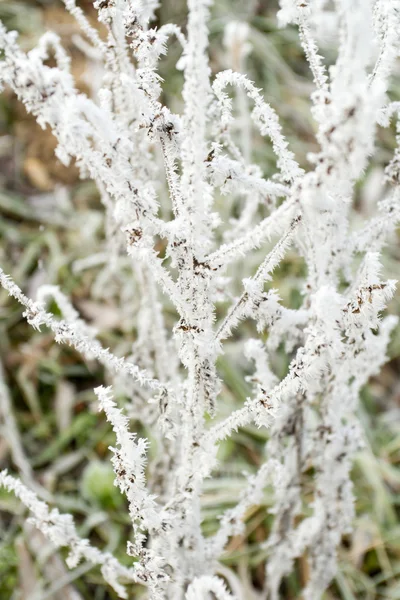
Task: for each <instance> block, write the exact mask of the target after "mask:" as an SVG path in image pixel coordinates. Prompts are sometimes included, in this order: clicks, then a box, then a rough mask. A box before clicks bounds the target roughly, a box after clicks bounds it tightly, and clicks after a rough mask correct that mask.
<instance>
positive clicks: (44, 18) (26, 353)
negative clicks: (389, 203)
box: [0, 0, 400, 600]
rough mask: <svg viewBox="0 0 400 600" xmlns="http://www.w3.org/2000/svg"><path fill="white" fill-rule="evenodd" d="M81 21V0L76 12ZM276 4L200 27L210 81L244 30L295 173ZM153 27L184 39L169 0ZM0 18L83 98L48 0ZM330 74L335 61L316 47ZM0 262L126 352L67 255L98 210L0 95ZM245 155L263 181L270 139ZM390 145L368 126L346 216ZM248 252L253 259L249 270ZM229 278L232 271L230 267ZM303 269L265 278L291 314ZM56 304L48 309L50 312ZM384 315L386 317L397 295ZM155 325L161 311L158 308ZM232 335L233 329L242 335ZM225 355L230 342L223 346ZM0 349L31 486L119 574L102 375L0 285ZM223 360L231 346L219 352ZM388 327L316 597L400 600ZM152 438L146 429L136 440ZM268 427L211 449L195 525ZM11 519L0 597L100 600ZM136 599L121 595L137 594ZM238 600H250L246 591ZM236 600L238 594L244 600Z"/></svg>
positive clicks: (256, 582)
mask: <svg viewBox="0 0 400 600" xmlns="http://www.w3.org/2000/svg"><path fill="white" fill-rule="evenodd" d="M80 5H81V6H82V7H83V8H84V9H85V10H86V12H87V14H88V15H89V16H90V17H91V18H92V19H93V21H95V11H94V9H93V5H92V3H91V2H90V1H89V0H85V1H82V2H80ZM276 11H277V3H276V2H275V1H273V0H258V1H257V0H248V1H247V2H243V0H216V1H215V3H214V7H213V11H212V20H211V26H210V40H211V47H210V58H211V66H212V69H213V71H214V72H216V71H218V70H220V69H223V68H226V67H232V66H233V67H234V66H235V65H232V64H228V62H227V56H226V51H225V49H224V46H223V34H224V29H225V27H226V25H227V24H228V23H229V22H230V21H232V20H236V21H244V22H247V23H248V24H249V26H250V34H249V42H250V43H251V46H252V49H251V53H250V54H249V56H248V58H247V64H246V71H247V73H248V74H249V77H250V78H251V79H253V80H254V81H255V82H256V85H257V86H258V87H260V88H262V89H263V91H264V94H265V97H266V99H267V100H268V101H269V102H270V103H271V104H272V106H273V107H274V108H276V109H277V111H278V114H279V115H280V118H281V122H282V124H283V129H284V132H285V134H286V135H287V137H288V139H289V141H290V143H291V147H292V149H293V151H294V152H295V154H296V157H297V158H298V160H299V161H300V163H301V164H302V166H304V167H305V168H307V165H308V163H307V153H308V152H313V151H315V150H316V148H317V146H316V142H315V137H314V132H315V124H314V123H313V120H312V117H311V114H310V104H309V94H310V92H311V91H312V89H313V88H312V80H311V76H310V73H309V70H308V67H307V64H306V62H305V60H304V57H303V54H302V51H301V48H300V46H299V42H298V35H297V32H296V30H295V29H294V28H287V29H285V30H279V29H278V28H277V24H276ZM157 18H158V23H159V24H160V23H166V22H176V23H177V24H178V25H180V26H181V27H182V28H183V29H185V22H186V6H185V3H184V2H183V0H162V2H161V7H160V9H159V10H158V12H157ZM0 19H1V20H2V21H3V22H4V23H5V25H6V26H7V27H8V28H9V29H16V30H18V31H19V32H20V34H21V36H20V42H21V45H22V46H23V47H24V48H25V49H27V50H28V49H30V48H31V47H32V46H33V45H34V44H35V42H36V41H37V39H38V37H39V36H40V35H41V34H42V33H43V32H44V31H46V30H49V29H51V30H54V31H56V32H57V33H58V34H59V35H60V36H61V38H62V40H63V43H64V45H65V47H66V48H67V49H68V50H69V52H70V54H71V56H72V65H73V73H74V75H75V77H76V80H77V85H78V87H79V88H80V89H81V90H82V91H84V92H90V89H91V87H92V85H93V82H94V78H96V77H100V75H99V73H97V72H96V69H95V68H94V67H93V65H91V66H90V68H89V66H88V64H87V60H86V58H85V55H84V54H83V53H82V52H81V50H80V49H79V44H77V43H76V42H75V41H74V40H76V36H77V35H78V34H79V31H78V28H77V25H76V24H75V22H74V20H73V19H72V18H71V17H70V15H69V14H68V13H67V12H66V11H65V9H64V8H63V5H62V3H61V2H59V1H57V0H54V1H53V0H41V1H40V0H26V1H22V0H2V1H1V0H0ZM324 52H325V55H326V57H327V63H328V64H329V63H330V62H331V61H332V60H333V59H334V56H333V55H332V51H331V50H330V49H329V47H327V48H324ZM179 53H180V49H179V46H178V44H177V43H175V42H171V43H170V45H169V51H168V55H167V56H166V57H164V58H163V59H162V62H161V75H162V77H163V79H164V86H163V89H164V91H163V94H164V98H163V100H164V101H165V102H166V103H168V105H169V106H170V107H171V108H172V109H173V110H180V103H181V96H180V90H181V86H182V74H181V72H179V71H177V70H176V69H175V64H176V61H177V59H178V58H179ZM390 96H391V98H392V99H393V100H395V99H397V100H399V99H400V77H396V78H395V79H394V81H393V83H392V87H391V90H390ZM0 129H1V131H0V216H1V219H0V238H1V245H0V264H1V266H2V268H3V269H4V270H5V271H6V272H9V273H11V274H12V275H13V277H14V278H15V279H16V281H17V283H19V284H20V285H23V287H24V289H25V290H26V291H27V293H28V295H34V294H35V290H36V288H37V286H38V285H40V284H42V283H45V282H46V283H53V284H58V285H60V287H61V289H62V290H63V291H64V292H65V293H66V294H67V295H70V297H71V298H72V300H73V303H74V305H75V306H76V307H77V308H78V310H79V311H80V312H81V314H82V315H83V316H84V317H85V318H86V319H87V320H88V321H89V322H91V323H92V324H94V325H95V326H96V327H98V328H99V329H100V330H101V332H102V333H101V340H102V342H103V343H104V344H105V345H106V346H110V347H112V348H114V349H116V350H117V351H119V352H125V353H126V352H129V348H130V345H131V344H132V342H133V341H134V339H135V330H134V328H133V327H132V326H131V323H130V321H129V319H126V318H125V316H124V315H122V314H121V311H120V310H119V307H118V304H117V302H113V301H112V300H109V301H107V302H104V301H102V300H101V299H98V300H96V297H93V294H89V292H90V290H92V288H93V285H94V284H95V278H96V276H97V275H98V272H96V269H90V270H79V269H77V268H76V265H77V264H78V263H77V261H79V259H81V258H84V257H85V256H88V255H90V254H91V253H92V252H93V248H94V247H97V246H99V247H101V241H102V235H103V234H102V206H101V203H100V200H99V196H98V193H97V191H96V188H95V186H94V184H93V183H92V182H90V181H82V180H80V179H79V176H78V172H77V170H76V168H74V166H73V165H72V166H71V167H69V168H66V167H64V166H62V165H61V164H60V163H59V162H58V160H57V159H56V158H55V157H54V154H53V153H54V148H55V140H54V138H53V136H52V135H51V133H50V132H49V131H48V130H45V131H43V130H41V129H40V128H39V127H38V125H37V124H36V123H35V121H34V119H33V118H32V117H30V116H28V115H27V114H26V112H25V110H24V108H23V106H22V105H21V104H20V103H19V102H18V101H17V100H16V98H15V97H14V96H13V94H12V93H11V92H10V91H9V90H6V91H5V93H3V94H1V95H0ZM254 143H255V145H254V154H253V160H254V162H257V163H258V164H259V165H260V166H261V168H262V170H263V172H264V173H265V174H266V175H267V176H269V175H271V174H273V172H274V164H275V161H274V157H273V155H272V152H271V149H270V148H269V146H268V144H266V143H265V142H264V141H263V140H262V139H261V138H260V139H259V138H255V142H254ZM394 146H395V135H394V129H393V128H392V129H390V130H380V131H379V133H378V141H377V152H376V155H375V156H374V160H373V162H372V163H371V165H370V167H369V168H368V170H367V172H366V173H365V177H364V180H363V181H362V182H360V183H359V184H358V185H357V190H356V196H355V212H354V218H355V220H357V219H359V220H362V219H363V218H365V216H368V215H370V214H371V212H372V211H373V210H374V206H375V204H376V201H377V200H378V199H379V198H380V197H381V194H382V190H381V188H380V185H379V181H380V175H381V174H382V170H383V168H384V166H385V164H387V162H388V161H389V160H390V157H391V153H392V152H393V149H394ZM399 257H400V245H399V240H398V239H397V240H396V239H394V240H392V242H391V244H390V245H389V246H388V248H387V249H386V251H385V256H384V267H385V272H386V275H387V276H388V277H394V278H396V277H398V276H399V264H400V263H399ZM258 258H259V256H258V257H257V256H255V257H254V261H255V262H254V264H257V260H258ZM239 268H242V267H239ZM303 274H304V266H303V263H302V261H301V260H300V259H299V258H298V257H297V256H296V255H295V254H294V253H289V254H288V256H287V258H286V259H285V261H284V263H283V265H282V266H281V267H280V268H279V269H278V270H277V272H276V274H275V278H274V286H275V287H277V288H278V289H279V292H280V294H281V296H282V298H283V300H284V302H285V303H286V304H287V305H289V306H298V305H299V302H300V301H301V296H300V294H299V292H298V289H299V287H300V286H299V283H300V282H301V278H302V276H303ZM53 308H54V309H55V310H56V307H53ZM389 311H390V312H391V313H394V314H399V315H400V294H399V293H398V294H397V296H396V297H395V299H394V300H393V301H392V303H391V305H390V307H389ZM168 319H169V324H170V325H172V323H173V314H172V313H171V314H170V315H168V314H167V320H168ZM246 327H249V328H250V329H249V330H250V332H251V331H252V330H251V326H250V325H249V326H247V325H245V326H244V327H243V328H242V329H241V332H242V335H243V334H246ZM232 351H234V346H232ZM0 353H1V360H2V364H3V367H4V378H5V381H6V383H7V385H8V387H9V390H10V394H11V400H12V404H13V407H14V412H15V416H16V420H17V424H18V427H19V431H20V434H21V439H22V442H23V446H24V449H25V451H26V454H27V455H28V457H29V458H30V462H31V465H32V467H33V469H34V473H35V478H36V479H37V480H38V481H40V482H41V483H42V485H43V486H45V487H46V488H47V489H48V490H49V492H50V493H51V494H53V497H54V499H55V503H56V504H57V506H59V508H60V510H62V511H71V512H72V513H73V515H74V518H75V520H76V522H77V524H78V526H79V531H80V533H81V535H83V536H89V537H90V538H91V540H92V541H93V542H94V543H98V544H99V545H101V546H102V547H103V548H106V549H108V550H111V551H113V552H114V553H115V554H116V555H117V556H118V557H119V558H120V560H121V561H123V562H125V563H126V564H129V561H130V559H129V557H127V556H126V554H125V544H126V540H127V539H128V538H129V535H130V527H129V518H128V513H127V510H126V503H125V499H124V498H123V497H122V496H121V495H120V493H119V492H118V490H117V489H116V488H115V487H114V486H113V472H112V468H111V466H110V463H109V451H108V446H109V445H112V444H113V442H114V436H113V434H112V432H111V431H110V428H109V426H108V424H107V423H106V422H105V420H104V418H103V417H102V416H99V415H97V414H95V412H94V411H93V410H92V403H93V387H94V386H96V385H99V384H100V383H103V381H104V376H103V372H102V369H101V368H100V367H99V365H97V364H96V363H93V364H87V363H85V362H83V360H82V359H81V358H80V357H79V356H78V355H77V354H76V353H75V352H74V351H73V350H72V349H70V348H66V347H61V346H58V345H57V344H55V343H54V340H53V338H52V336H51V335H50V334H48V333H46V332H34V331H32V330H31V329H30V328H29V326H28V325H27V324H26V323H25V321H24V319H23V318H22V316H21V309H20V307H19V306H17V304H16V303H14V302H13V301H11V300H9V299H8V298H7V296H6V294H5V293H4V292H3V291H0ZM227 354H228V355H229V351H228V352H227ZM273 366H274V369H275V370H276V372H277V373H278V374H283V373H284V372H285V369H286V368H287V358H285V356H284V354H283V352H282V354H280V353H277V356H276V360H275V364H274V365H273ZM249 368H250V365H248V364H247V363H245V362H244V360H243V359H238V361H237V363H234V366H232V361H230V360H227V359H225V360H221V362H220V364H219V369H220V372H221V375H222V376H223V378H224V380H225V386H224V390H223V394H224V402H223V403H222V404H223V406H224V408H223V410H226V411H229V410H230V409H231V407H232V405H233V404H237V403H238V402H243V400H244V399H245V398H246V396H248V395H249V394H250V387H249V385H248V383H247V382H246V380H245V376H246V375H248V374H249ZM399 370H400V331H399V328H398V329H397V331H396V333H395V335H394V337H393V340H392V343H391V346H390V360H389V361H388V363H387V364H386V366H385V367H384V368H383V370H382V372H381V373H380V374H379V376H377V377H375V378H373V379H372V380H371V381H370V383H369V384H368V386H367V387H366V388H365V389H364V390H363V393H362V398H361V403H360V418H361V420H362V423H363V425H364V428H365V432H366V439H367V445H366V447H365V449H364V450H363V451H362V452H361V453H360V454H359V456H358V457H357V460H356V463H355V466H354V470H353V476H354V484H355V495H356V499H357V500H356V509H357V519H356V522H355V527H354V535H353V536H352V538H351V539H350V538H349V539H345V540H343V543H342V546H341V548H340V550H339V555H340V570H339V573H338V575H337V577H336V579H335V581H334V582H333V583H332V585H331V587H330V589H329V590H328V592H327V593H326V594H325V600H333V599H343V600H355V599H360V600H363V599H367V600H375V599H376V600H378V599H379V600H383V599H396V598H397V599H399V598H400V525H399V514H400V471H399V464H400V427H399V423H400V377H399ZM142 433H143V434H144V435H150V434H149V432H147V431H144V432H142ZM265 441H266V433H265V432H264V431H262V430H257V429H256V428H253V427H247V428H245V429H243V430H240V431H239V432H238V433H237V434H235V435H234V437H233V438H232V439H231V440H229V441H226V442H224V443H223V445H222V446H221V449H220V455H219V457H220V459H221V467H220V470H219V471H218V473H217V474H216V475H217V476H216V477H215V479H214V480H213V481H209V482H208V483H207V486H206V490H205V494H204V507H203V508H204V530H205V532H206V533H209V534H212V533H213V532H215V530H216V528H217V524H218V521H217V517H218V515H219V514H220V513H221V512H222V511H223V510H224V509H225V508H227V507H229V506H230V505H231V504H232V502H233V501H234V500H235V498H236V497H237V495H238V493H239V492H240V489H241V487H242V485H243V481H244V477H243V471H244V470H245V471H247V472H251V471H252V470H254V469H255V468H256V467H257V465H259V464H260V461H261V460H262V457H263V450H264V445H265ZM0 467H2V468H3V467H7V468H9V469H10V471H14V470H15V465H14V464H13V462H12V460H11V457H10V454H9V449H8V447H7V444H6V442H5V441H4V438H0ZM271 501H272V497H271V495H270V494H268V493H266V495H265V499H264V505H263V506H259V507H255V508H254V509H252V510H250V511H249V512H248V514H247V515H246V533H245V535H243V536H238V537H235V538H233V539H231V540H230V542H229V545H228V548H227V551H226V553H225V555H224V560H223V562H224V563H226V565H228V566H229V567H230V568H232V569H234V570H236V571H237V572H238V573H239V574H240V576H241V577H242V579H243V580H244V581H249V582H251V584H252V587H253V588H255V589H261V588H262V585H263V581H264V564H265V558H266V551H265V549H263V542H264V541H265V539H266V538H267V537H268V532H269V529H270V525H271V518H272V517H271V516H270V515H269V514H268V511H267V510H266V508H267V509H268V507H269V505H270V504H271ZM23 515H24V512H23V510H22V509H21V507H20V506H19V505H18V502H16V501H15V500H14V499H13V498H12V497H10V496H9V495H7V494H4V493H0V598H1V600H11V599H12V600H22V599H23V600H28V599H29V600H33V596H32V593H31V592H32V590H33V589H34V588H35V586H38V584H39V585H41V588H40V589H41V592H40V594H39V596H35V598H36V600H46V599H49V600H62V599H71V600H72V599H73V598H75V596H74V593H76V592H78V593H79V597H80V598H82V599H85V600H86V599H87V600H89V599H90V600H92V599H93V600H107V599H114V598H115V597H116V596H115V594H114V593H113V592H112V591H110V590H109V589H108V588H107V586H105V585H104V584H103V583H102V579H101V576H100V574H99V572H97V571H96V569H91V568H90V567H88V566H87V565H85V564H83V565H80V566H79V567H78V568H76V569H74V570H73V571H67V570H66V568H65V567H64V564H63V561H62V560H61V557H62V552H60V553H58V554H54V552H52V550H51V549H49V547H48V545H47V544H46V543H45V542H44V540H43V539H42V538H41V536H40V535H39V534H38V532H37V531H35V530H34V529H33V528H32V527H31V526H29V525H27V524H25V525H23V522H24V519H23V518H22V517H23ZM306 579H307V564H306V561H305V560H300V561H299V562H298V564H296V568H295V572H294V574H293V575H292V576H291V577H290V578H288V579H287V580H285V582H284V585H283V586H282V598H284V599H286V600H292V599H295V598H300V591H299V590H300V588H301V586H302V584H303V583H304V581H305V580H306ZM139 597H140V590H139V589H138V590H135V589H133V588H132V590H131V598H139ZM248 598H249V600H251V599H252V595H251V591H250V585H249V596H248ZM246 600H247V598H246Z"/></svg>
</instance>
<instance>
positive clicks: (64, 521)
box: [0, 471, 144, 598]
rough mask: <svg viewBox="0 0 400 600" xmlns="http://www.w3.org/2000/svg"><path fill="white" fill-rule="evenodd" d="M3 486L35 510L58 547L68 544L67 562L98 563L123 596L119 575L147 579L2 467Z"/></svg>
mask: <svg viewBox="0 0 400 600" xmlns="http://www.w3.org/2000/svg"><path fill="white" fill-rule="evenodd" d="M0 487H4V488H5V489H6V490H8V491H9V492H12V493H13V494H14V495H15V496H16V497H17V498H18V499H19V500H21V502H22V503H23V504H24V506H26V507H27V508H28V509H29V510H30V512H31V513H32V515H33V516H32V518H31V521H32V523H33V524H34V525H35V526H36V527H37V528H38V529H40V531H41V532H42V533H43V534H44V535H45V537H46V538H48V539H49V540H50V541H51V542H52V543H53V544H54V546H55V547H56V548H62V547H67V548H68V549H69V555H68V558H67V565H68V567H69V568H70V569H73V568H74V567H76V566H77V565H78V564H79V562H80V561H81V560H82V559H84V560H86V561H88V562H89V563H91V564H93V565H99V566H100V569H101V573H102V575H103V577H104V579H105V581H106V582H107V583H108V584H109V585H110V586H111V587H112V588H113V589H114V590H115V592H116V593H117V594H118V595H119V596H120V597H121V598H128V595H127V592H126V589H125V587H124V586H123V585H122V584H121V583H120V581H119V579H125V580H127V581H131V582H135V583H138V582H140V583H144V580H143V579H142V578H141V575H140V572H137V569H136V568H135V567H133V568H130V569H129V568H127V567H124V566H123V565H121V563H120V562H119V561H118V560H117V559H116V558H114V556H112V554H110V553H109V552H101V550H99V549H98V548H95V547H93V546H91V545H90V542H89V540H87V539H83V538H80V537H79V536H78V534H77V532H76V529H75V525H74V522H73V519H72V517H71V515H68V514H66V515H62V514H60V513H59V512H58V510H57V509H56V508H53V509H51V510H50V509H49V507H48V506H47V504H46V503H45V502H42V501H41V500H39V499H38V497H37V496H36V494H35V493H34V492H32V491H31V490H29V489H28V488H27V487H25V486H24V485H23V484H22V483H21V482H20V481H19V480H18V479H15V477H12V476H11V475H8V473H7V471H0Z"/></svg>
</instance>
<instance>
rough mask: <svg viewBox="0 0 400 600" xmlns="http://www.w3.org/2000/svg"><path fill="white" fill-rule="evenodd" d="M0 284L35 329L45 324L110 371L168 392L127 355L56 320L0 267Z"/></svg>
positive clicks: (79, 329) (63, 340)
mask: <svg viewBox="0 0 400 600" xmlns="http://www.w3.org/2000/svg"><path fill="white" fill-rule="evenodd" d="M0 285H1V286H2V287H3V288H4V289H5V290H7V292H8V293H9V295H10V296H12V297H13V298H15V299H16V300H18V302H19V303H20V304H22V306H24V307H25V312H24V316H25V318H26V320H27V321H28V323H29V324H30V325H32V327H33V328H34V329H38V330H40V327H41V326H42V325H45V326H46V327H48V328H49V329H51V330H52V331H53V333H54V334H55V338H54V339H55V341H56V342H58V343H59V344H61V343H67V344H69V345H70V346H73V347H74V348H75V349H76V350H77V351H78V352H81V353H82V354H83V355H85V356H86V355H88V356H89V357H90V358H92V357H94V358H96V359H97V360H98V361H99V362H101V363H102V364H103V365H104V366H105V367H107V368H108V369H110V370H112V371H115V372H121V371H122V372H125V373H127V374H129V375H130V376H131V377H133V378H134V379H135V380H136V381H138V382H139V383H140V384H141V385H147V386H149V387H150V388H151V389H153V390H156V391H160V392H163V393H168V388H166V386H165V384H163V383H160V381H158V379H153V378H151V377H149V376H148V374H147V372H146V371H144V370H143V369H139V367H137V366H136V365H134V364H132V363H130V362H128V361H127V360H126V359H124V358H118V357H117V356H115V354H113V353H112V352H110V350H108V349H106V348H103V347H102V346H101V344H100V343H99V342H98V341H97V340H93V339H91V338H89V337H87V335H85V334H83V333H82V332H81V328H80V327H79V326H78V327H77V326H76V325H75V323H74V322H72V323H68V322H66V321H62V320H57V319H56V318H55V317H54V316H53V315H52V314H51V313H49V312H46V311H45V310H44V309H43V307H42V305H41V304H39V303H37V302H34V301H33V300H31V299H30V298H28V297H27V296H25V295H24V294H23V293H22V290H21V289H20V288H19V287H18V286H17V284H16V283H15V282H14V281H13V280H12V279H11V277H10V276H9V275H6V274H5V273H4V271H2V270H1V269H0Z"/></svg>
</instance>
